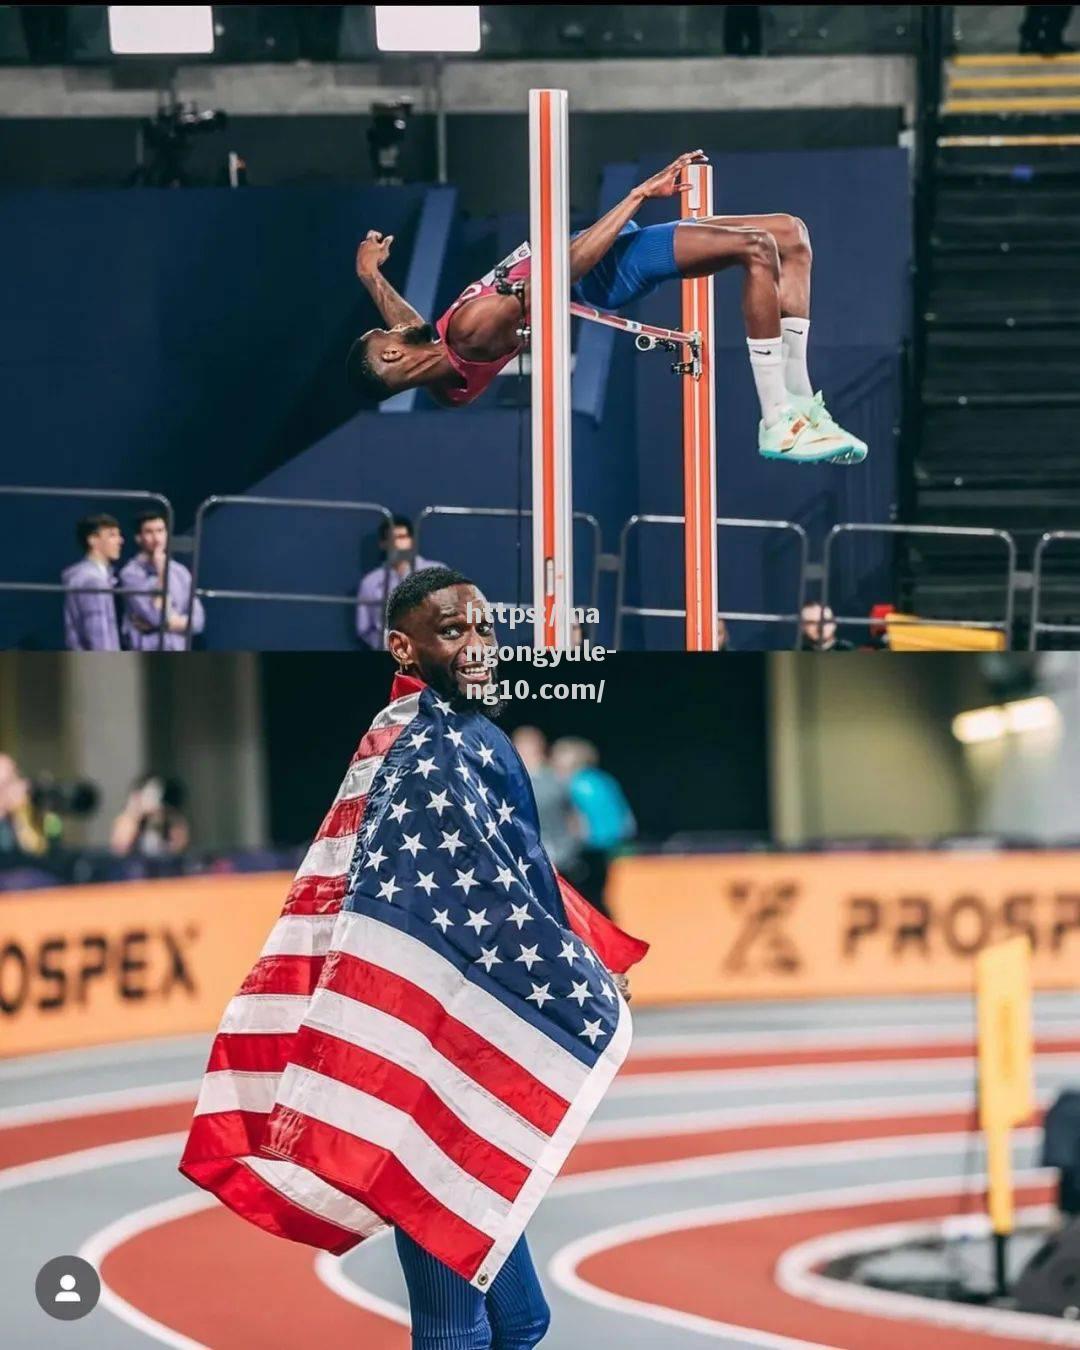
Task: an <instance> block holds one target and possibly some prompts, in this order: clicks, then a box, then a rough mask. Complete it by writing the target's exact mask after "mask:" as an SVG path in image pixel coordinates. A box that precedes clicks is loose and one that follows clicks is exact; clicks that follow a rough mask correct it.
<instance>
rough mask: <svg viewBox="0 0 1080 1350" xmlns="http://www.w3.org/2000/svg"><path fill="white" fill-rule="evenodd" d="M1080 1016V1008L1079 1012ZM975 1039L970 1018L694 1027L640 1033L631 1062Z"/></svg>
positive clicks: (1071, 1034)
mask: <svg viewBox="0 0 1080 1350" xmlns="http://www.w3.org/2000/svg"><path fill="white" fill-rule="evenodd" d="M1077 1015H1078V1017H1080V1008H1078V1010H1077ZM1077 1036H1078V1032H1077V1021H1076V1020H1075V1019H1068V1018H1063V1019H1062V1020H1061V1022H1060V1024H1058V1025H1047V1024H1045V1023H1044V1024H1043V1025H1042V1026H1036V1027H1035V1039H1036V1040H1037V1041H1041V1042H1046V1043H1055V1042H1059V1041H1066V1042H1068V1041H1076V1039H1077ZM969 1038H970V1040H971V1043H972V1046H973V1047H974V1044H975V1025H974V1023H973V1022H968V1023H966V1024H964V1025H963V1026H960V1025H958V1026H956V1027H954V1028H950V1029H947V1030H942V1028H941V1027H940V1025H939V1026H936V1027H932V1028H931V1027H927V1026H925V1025H919V1026H896V1027H894V1026H885V1027H882V1028H880V1029H875V1028H874V1027H866V1026H864V1025H862V1024H860V1025H859V1028H858V1030H857V1031H853V1030H852V1029H851V1028H850V1027H829V1028H827V1029H825V1030H822V1031H814V1030H813V1029H807V1028H799V1029H798V1030H793V1031H775V1032H758V1033H753V1032H747V1033H745V1034H743V1033H740V1032H736V1031H727V1032H711V1031H694V1032H686V1033H671V1034H664V1035H655V1036H650V1035H647V1034H645V1035H635V1037H634V1048H633V1050H632V1051H631V1054H630V1060H629V1061H628V1062H629V1063H631V1064H633V1063H636V1062H637V1061H638V1060H649V1059H656V1058H666V1057H667V1056H668V1055H709V1054H746V1055H753V1054H758V1053H760V1054H771V1053H774V1052H776V1051H784V1050H800V1051H801V1050H821V1051H822V1052H824V1053H828V1052H831V1051H835V1050H860V1049H862V1050H865V1051H866V1057H867V1058H868V1059H872V1058H873V1055H874V1051H875V1050H878V1049H882V1048H884V1047H886V1046H896V1045H904V1046H906V1045H910V1046H911V1047H912V1049H915V1048H918V1049H923V1050H924V1049H929V1048H932V1047H934V1046H937V1045H956V1044H957V1043H958V1042H961V1041H965V1040H967V1039H969Z"/></svg>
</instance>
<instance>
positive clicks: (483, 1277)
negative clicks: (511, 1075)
mask: <svg viewBox="0 0 1080 1350" xmlns="http://www.w3.org/2000/svg"><path fill="white" fill-rule="evenodd" d="M618 1006H619V1021H618V1023H617V1024H616V1027H615V1033H614V1035H613V1036H612V1038H611V1040H610V1042H609V1043H608V1046H607V1049H606V1050H605V1051H604V1053H603V1054H602V1055H601V1056H600V1058H599V1059H598V1060H597V1061H596V1065H595V1067H594V1068H593V1071H592V1074H591V1075H590V1077H589V1079H588V1081H587V1082H585V1083H583V1084H582V1088H581V1091H580V1092H579V1093H578V1095H577V1097H575V1098H574V1100H573V1101H572V1102H571V1103H570V1109H569V1111H567V1113H566V1115H565V1116H563V1118H562V1120H561V1121H560V1122H559V1128H558V1129H557V1130H556V1131H555V1134H554V1137H553V1138H552V1140H551V1145H550V1147H549V1149H548V1150H547V1154H546V1156H545V1157H544V1158H543V1160H542V1162H541V1165H540V1166H539V1167H537V1168H535V1169H534V1170H533V1172H532V1175H531V1176H530V1177H529V1179H528V1181H526V1183H525V1185H524V1186H522V1188H521V1190H520V1191H519V1192H518V1196H517V1199H516V1200H515V1201H514V1204H513V1206H512V1208H511V1211H510V1217H509V1219H508V1220H507V1222H506V1223H505V1224H504V1225H503V1226H502V1230H501V1231H500V1233H499V1234H498V1236H497V1237H496V1239H495V1244H494V1246H493V1247H492V1248H491V1250H490V1251H489V1252H488V1254H487V1256H486V1257H485V1258H484V1261H483V1264H482V1265H481V1266H480V1268H479V1269H478V1270H477V1272H476V1274H475V1275H474V1276H473V1278H472V1284H473V1286H474V1287H475V1288H477V1289H480V1290H484V1289H486V1288H489V1287H490V1284H491V1281H492V1280H493V1279H494V1278H495V1276H496V1275H497V1274H498V1273H499V1270H500V1269H501V1267H502V1264H503V1262H504V1261H505V1260H506V1258H507V1257H508V1256H509V1255H510V1252H511V1251H512V1250H513V1247H514V1244H515V1243H516V1242H517V1240H518V1238H519V1237H520V1236H521V1235H522V1233H524V1231H525V1227H526V1225H527V1224H528V1222H529V1220H530V1219H531V1218H532V1216H533V1214H534V1213H535V1212H536V1207H537V1205H538V1204H539V1203H540V1201H541V1200H542V1199H543V1198H544V1196H545V1195H546V1194H547V1191H548V1187H549V1186H550V1185H551V1182H552V1180H553V1178H555V1177H556V1176H558V1174H559V1173H560V1172H561V1171H562V1167H563V1164H564V1163H565V1162H566V1158H567V1155H568V1154H569V1152H570V1150H571V1149H572V1148H573V1146H574V1144H575V1143H576V1142H577V1141H578V1139H579V1138H580V1137H581V1132H582V1131H583V1130H584V1128H585V1126H586V1125H587V1124H588V1121H589V1118H590V1117H591V1116H592V1114H593V1112H594V1111H595V1110H596V1108H597V1106H599V1104H600V1102H601V1100H602V1098H603V1096H604V1093H605V1092H607V1090H608V1088H609V1087H610V1086H611V1080H612V1079H613V1078H614V1077H615V1075H616V1074H617V1073H618V1071H619V1067H620V1065H621V1064H622V1062H623V1060H624V1059H625V1058H626V1056H627V1054H628V1052H629V1050H630V1041H631V1038H632V1036H633V1023H632V1022H631V1019H630V1009H629V1008H628V1007H627V1005H626V1003H625V1002H624V1001H623V997H622V995H621V994H620V995H619V1005H618Z"/></svg>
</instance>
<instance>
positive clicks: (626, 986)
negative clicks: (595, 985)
mask: <svg viewBox="0 0 1080 1350" xmlns="http://www.w3.org/2000/svg"><path fill="white" fill-rule="evenodd" d="M611 978H612V979H613V980H614V981H615V985H616V987H617V989H618V991H619V993H620V994H622V996H623V998H624V999H626V1001H627V1003H629V1002H630V980H629V977H628V976H626V975H612V977H611Z"/></svg>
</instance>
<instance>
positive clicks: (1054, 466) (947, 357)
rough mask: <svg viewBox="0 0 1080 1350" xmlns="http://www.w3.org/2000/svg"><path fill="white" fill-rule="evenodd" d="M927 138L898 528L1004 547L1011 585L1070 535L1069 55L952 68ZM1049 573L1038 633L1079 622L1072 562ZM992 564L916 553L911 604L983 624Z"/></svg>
mask: <svg viewBox="0 0 1080 1350" xmlns="http://www.w3.org/2000/svg"><path fill="white" fill-rule="evenodd" d="M937 132H938V134H937V143H936V156H935V160H934V179H933V189H932V198H931V199H932V210H931V213H930V220H929V239H928V261H927V269H926V270H927V277H926V280H925V282H924V286H923V299H924V303H923V305H922V306H921V308H922V310H923V312H922V314H921V315H920V316H917V321H918V322H920V323H921V324H922V326H923V327H922V337H923V342H924V346H923V353H924V355H923V362H922V378H921V387H920V389H919V391H918V400H919V404H920V407H919V412H918V420H919V425H920V434H919V436H918V439H917V444H916V449H915V458H914V465H913V469H914V488H913V499H912V507H913V512H914V516H913V518H914V519H915V520H916V521H918V522H919V523H922V524H941V525H983V526H986V525H989V526H994V527H998V528H1002V529H1007V530H1009V531H1011V532H1012V533H1013V535H1014V536H1015V538H1016V540H1017V543H1018V546H1019V550H1020V558H1019V566H1020V569H1021V571H1024V570H1027V569H1030V566H1031V556H1032V550H1033V547H1034V544H1035V542H1036V540H1037V539H1038V537H1039V536H1040V535H1041V534H1042V533H1043V532H1044V531H1045V530H1048V529H1069V528H1074V529H1075V528H1080V55H1076V56H1061V57H1051V58H1047V57H1042V56H1008V55H1001V54H994V55H987V56H974V55H964V56H957V57H955V58H954V59H953V60H952V62H951V63H950V64H949V65H948V67H947V70H946V80H945V94H944V98H943V101H942V106H941V110H940V116H939V118H938V124H937ZM1052 558H1053V560H1054V561H1053V565H1052V567H1049V568H1048V570H1049V575H1050V577H1051V578H1052V580H1051V581H1050V583H1049V585H1050V590H1049V592H1044V594H1045V595H1046V596H1047V599H1048V601H1049V612H1048V611H1047V608H1046V606H1045V605H1044V612H1043V614H1042V618H1043V619H1044V620H1052V621H1054V622H1073V621H1075V622H1080V548H1078V549H1072V550H1071V551H1070V546H1067V545H1062V546H1060V548H1059V549H1057V550H1055V551H1054V553H1053V554H1052ZM1003 561H1004V552H1003V550H1002V549H1001V547H1000V546H998V547H996V548H995V547H991V546H989V545H988V544H986V543H983V542H981V541H954V540H948V541H941V542H940V543H938V545H937V547H934V548H927V547H925V546H924V545H922V544H918V545H917V546H913V547H912V548H911V549H910V550H909V551H908V553H907V559H906V569H905V582H906V590H907V593H908V598H909V603H911V604H912V606H913V607H914V608H915V610H916V612H918V613H922V614H925V615H928V616H937V617H946V616H948V617H966V618H983V619H986V618H993V617H996V616H997V615H999V614H1000V612H1001V603H1002V594H1003V587H1002V581H1003ZM1018 612H1019V617H1020V618H1021V625H1020V626H1021V627H1023V619H1024V616H1025V614H1026V612H1027V601H1026V598H1025V597H1024V596H1021V604H1020V609H1019V611H1018ZM1020 636H1021V638H1022V637H1023V634H1020Z"/></svg>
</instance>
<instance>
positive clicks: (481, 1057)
mask: <svg viewBox="0 0 1080 1350" xmlns="http://www.w3.org/2000/svg"><path fill="white" fill-rule="evenodd" d="M323 986H324V987H326V988H329V989H333V990H335V991H336V992H337V993H339V994H344V995H345V996H346V997H348V998H352V999H355V1000H356V1001H357V1002H359V1003H366V1004H368V1005H369V1006H370V1007H372V1008H378V1009H379V1010H380V1011H381V1012H385V1013H388V1014H389V1015H390V1016H391V1017H397V1018H399V1019H400V1020H401V1021H403V1022H407V1023H408V1025H409V1026H411V1027H415V1028H416V1030H417V1031H420V1032H423V1034H424V1035H425V1036H426V1037H427V1038H428V1040H429V1041H430V1042H431V1043H432V1045H433V1046H434V1047H435V1049H436V1050H437V1051H438V1052H439V1053H440V1054H441V1055H442V1056H443V1057H444V1058H445V1059H447V1060H449V1061H450V1063H451V1064H453V1065H454V1067H455V1068H457V1069H460V1070H461V1072H462V1073H464V1074H467V1075H468V1076H469V1077H470V1078H472V1079H473V1080H474V1081H475V1082H477V1083H479V1084H480V1086H481V1087H483V1088H486V1089H487V1090H488V1091H489V1092H490V1093H491V1094H492V1095H493V1096H495V1097H497V1098H498V1099H499V1100H500V1101H502V1102H505V1103H506V1105H507V1106H510V1107H511V1108H512V1109H513V1110H514V1111H516V1112H517V1113H518V1115H519V1116H521V1117H522V1119H523V1120H527V1121H528V1122H529V1123H530V1124H531V1125H535V1126H536V1128H537V1129H540V1130H543V1131H544V1133H545V1134H549V1135H550V1134H554V1132H555V1130H556V1129H557V1128H558V1125H559V1122H560V1121H561V1120H562V1118H563V1116H564V1115H565V1114H566V1111H567V1108H568V1106H569V1103H568V1102H566V1101H564V1100H563V1098H562V1097H560V1096H559V1095H558V1094H557V1093H555V1092H552V1091H551V1089H550V1088H548V1087H545V1086H544V1084H543V1083H541V1082H540V1081H539V1079H537V1078H534V1077H533V1076H532V1074H531V1073H529V1071H528V1070H527V1069H524V1068H522V1066H521V1065H520V1064H518V1063H517V1061H516V1060H513V1059H511V1058H510V1056H509V1055H506V1054H504V1053H503V1052H502V1051H501V1050H499V1049H497V1048H496V1047H495V1046H494V1045H492V1044H491V1043H490V1042H489V1041H486V1040H485V1039H484V1038H483V1036H480V1035H478V1034H477V1033H476V1032H475V1031H473V1030H472V1028H471V1027H467V1026H466V1025H465V1023H464V1022H459V1021H458V1020H457V1018H455V1017H451V1016H450V1014H449V1013H448V1012H447V1011H446V1009H445V1008H444V1007H443V1005H442V1004H441V1003H440V1002H439V1001H438V999H437V998H435V997H433V996H432V995H431V994H429V993H428V992H427V991H426V990H425V989H421V988H420V986H419V985H416V984H413V983H412V982H411V981H410V980H406V979H404V978H402V976H400V975H395V974H394V973H393V972H392V971H389V970H384V969H383V968H382V967H381V966H375V965H372V964H371V963H370V962H368V961H361V960H360V959H359V958H358V957H355V956H350V955H349V954H347V953H346V952H342V951H334V952H331V953H330V955H329V956H328V957H327V958H326V964H325V966H324V967H323ZM511 1016H513V1014H511V1013H509V1012H508V1013H507V1017H508V1018H509V1017H511Z"/></svg>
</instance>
